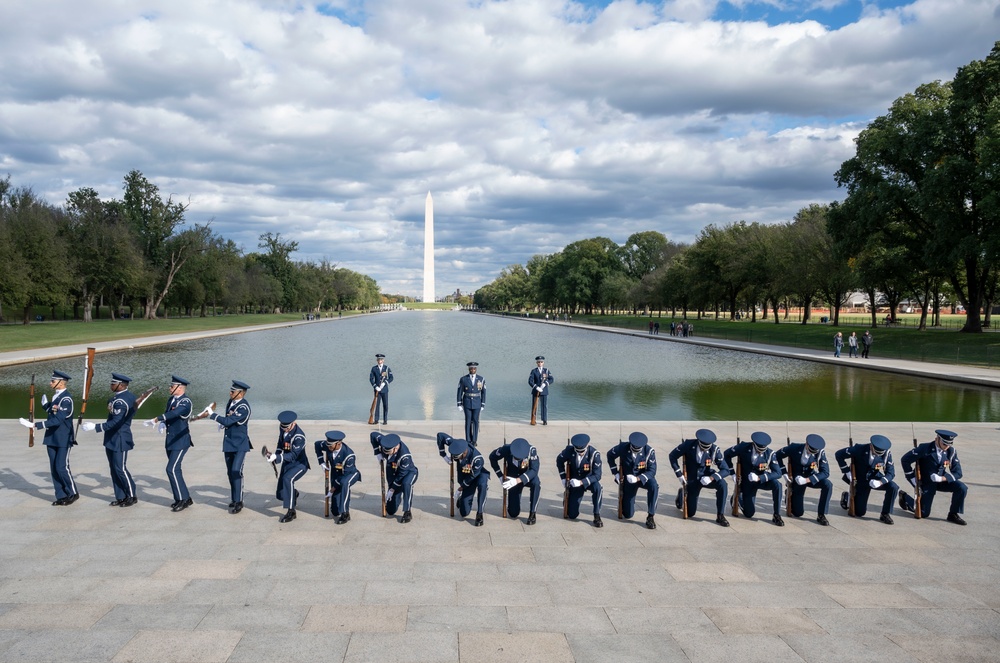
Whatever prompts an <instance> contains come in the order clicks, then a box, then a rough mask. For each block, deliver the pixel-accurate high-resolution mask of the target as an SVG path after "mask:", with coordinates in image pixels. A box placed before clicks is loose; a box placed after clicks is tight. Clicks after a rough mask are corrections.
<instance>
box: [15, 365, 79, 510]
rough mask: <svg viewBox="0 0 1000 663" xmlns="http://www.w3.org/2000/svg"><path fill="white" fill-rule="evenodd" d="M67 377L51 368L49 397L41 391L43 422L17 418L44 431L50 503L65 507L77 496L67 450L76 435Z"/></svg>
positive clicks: (77, 497) (28, 425)
mask: <svg viewBox="0 0 1000 663" xmlns="http://www.w3.org/2000/svg"><path fill="white" fill-rule="evenodd" d="M69 380H70V376H69V374H68V373H64V372H62V371H52V377H51V378H50V379H49V386H50V387H52V400H51V401H50V400H49V399H48V397H47V396H46V395H44V394H42V408H43V409H44V410H45V412H46V415H47V416H46V417H45V421H36V422H34V423H32V422H30V421H28V420H27V419H24V418H21V419H19V421H20V422H21V425H22V426H24V427H25V428H32V427H34V428H37V429H38V430H44V431H45V440H44V441H43V442H42V444H44V445H45V448H46V449H47V450H48V453H49V473H50V474H51V475H52V486H53V487H54V488H55V491H56V499H55V501H54V502H52V506H66V505H69V504H72V503H73V502H75V501H77V500H78V499H80V493H79V491H77V489H76V482H75V481H73V473H72V471H71V470H70V469H69V451H70V449H72V448H73V447H74V446H76V436H75V435H74V434H73V397H72V396H70V393H69V390H68V389H66V383H67V382H69Z"/></svg>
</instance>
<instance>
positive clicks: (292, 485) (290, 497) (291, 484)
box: [288, 467, 306, 509]
mask: <svg viewBox="0 0 1000 663" xmlns="http://www.w3.org/2000/svg"><path fill="white" fill-rule="evenodd" d="M305 473H306V468H304V467H303V468H302V470H301V471H300V472H299V473H298V474H294V475H292V480H291V481H289V482H288V485H289V489H290V490H289V492H288V503H289V504H290V505H291V506H289V507H288V508H289V509H294V508H295V482H296V481H298V480H299V479H300V478H301V477H302V475H303V474H305Z"/></svg>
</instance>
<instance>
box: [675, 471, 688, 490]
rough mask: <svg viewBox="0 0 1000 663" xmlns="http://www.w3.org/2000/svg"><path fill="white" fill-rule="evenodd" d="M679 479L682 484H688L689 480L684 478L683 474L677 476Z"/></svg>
mask: <svg viewBox="0 0 1000 663" xmlns="http://www.w3.org/2000/svg"><path fill="white" fill-rule="evenodd" d="M677 480H678V481H680V482H681V486H682V487H683V486H686V485H687V482H688V480H687V479H685V478H684V475H683V474H682V475H681V476H679V477H677Z"/></svg>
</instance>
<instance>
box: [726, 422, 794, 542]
mask: <svg viewBox="0 0 1000 663" xmlns="http://www.w3.org/2000/svg"><path fill="white" fill-rule="evenodd" d="M770 444H771V436H770V435H768V434H767V433H764V432H762V431H758V432H756V433H753V434H752V435H751V436H750V442H741V443H739V444H736V445H733V446H731V447H729V448H728V449H726V451H725V452H724V453H723V454H722V457H723V458H725V459H726V462H727V463H729V465H730V467H732V468H733V470H734V471H735V470H736V469H739V470H740V471H741V476H740V492H739V494H738V495H735V498H736V499H737V500H739V507H740V510H741V511H742V512H743V515H745V516H746V517H747V518H753V516H754V514H755V513H757V491H758V490H761V489H762V488H763V489H764V490H770V491H771V502H773V504H774V515H773V516H771V522H773V523H774V524H775V525H777V526H778V527H784V526H785V521H784V520H782V518H781V513H780V510H781V474H782V472H781V465H779V464H778V461H777V460H776V459H775V453H774V451H772V450H771V449H768V446H770ZM733 458H736V459H737V460H738V461H739V463H738V464H737V465H733V463H732V460H733Z"/></svg>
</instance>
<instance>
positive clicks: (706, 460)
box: [670, 428, 732, 527]
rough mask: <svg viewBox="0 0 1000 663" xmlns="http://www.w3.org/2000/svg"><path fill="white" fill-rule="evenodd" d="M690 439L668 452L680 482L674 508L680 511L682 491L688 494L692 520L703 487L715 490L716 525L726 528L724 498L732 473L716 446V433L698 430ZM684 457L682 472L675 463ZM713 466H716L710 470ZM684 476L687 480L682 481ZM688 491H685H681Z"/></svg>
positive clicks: (688, 510) (688, 508) (703, 429)
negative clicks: (727, 480) (728, 477)
mask: <svg viewBox="0 0 1000 663" xmlns="http://www.w3.org/2000/svg"><path fill="white" fill-rule="evenodd" d="M694 435H695V437H694V439H692V440H684V441H683V442H681V443H680V444H679V445H677V447H675V448H674V450H673V451H671V452H670V466H671V467H672V468H674V473H675V474H676V475H677V479H678V480H679V481H680V482H681V486H682V488H681V491H680V492H679V493H678V494H677V501H676V504H677V508H678V509H683V508H684V506H685V505H684V504H683V502H682V500H683V499H684V496H685V492H686V493H687V505H686V506H687V514H688V517H689V518H693V517H694V515H695V513H697V511H698V495H700V494H701V489H702V488H709V487H711V488H714V489H715V513H716V515H715V522H717V523H719V524H720V525H722V526H723V527H729V521H728V520H726V514H725V513H723V511H724V510H725V508H726V497H727V496H728V495H729V484H727V483H726V477H727V476H729V475H730V474H732V470H730V469H729V465H728V464H727V463H726V459H725V458H723V457H722V450H721V449H719V447H717V446H716V444H715V440H716V437H715V433H714V432H712V431H710V430H708V429H707V428H700V429H698V430H697V431H695V433H694ZM682 457H683V460H684V467H685V469H686V470H687V472H686V475H685V471H684V470H682V469H681V467H680V464H679V463H678V461H679V460H680V459H681V458H682ZM713 465H714V466H715V467H714V468H713ZM685 476H686V478H685ZM685 487H686V488H687V490H686V491H685V490H684V488H685Z"/></svg>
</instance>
